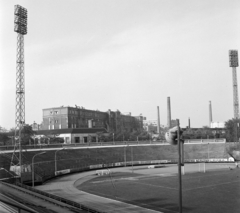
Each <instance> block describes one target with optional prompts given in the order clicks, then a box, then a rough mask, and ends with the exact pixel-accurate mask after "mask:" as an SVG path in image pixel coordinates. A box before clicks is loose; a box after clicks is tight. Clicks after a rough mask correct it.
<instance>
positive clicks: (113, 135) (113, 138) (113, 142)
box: [113, 133, 114, 143]
mask: <svg viewBox="0 0 240 213" xmlns="http://www.w3.org/2000/svg"><path fill="white" fill-rule="evenodd" d="M113 143H114V133H113Z"/></svg>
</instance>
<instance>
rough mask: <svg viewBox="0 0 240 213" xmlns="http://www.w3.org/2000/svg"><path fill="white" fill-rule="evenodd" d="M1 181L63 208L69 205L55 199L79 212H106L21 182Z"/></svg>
mask: <svg viewBox="0 0 240 213" xmlns="http://www.w3.org/2000/svg"><path fill="white" fill-rule="evenodd" d="M1 183H2V184H4V185H7V186H9V187H11V188H14V189H15V190H18V191H21V192H23V193H27V194H30V195H32V196H35V197H38V198H40V199H44V200H45V201H48V202H50V203H53V204H54V205H58V206H60V207H62V208H68V207H67V206H65V205H61V204H59V203H56V202H54V201H58V202H61V203H63V204H67V205H69V206H71V207H72V208H74V210H75V211H76V210H78V211H79V212H81V210H85V211H87V212H91V213H105V212H103V211H99V210H96V209H94V208H90V207H87V206H85V205H82V204H80V203H77V202H75V201H71V200H68V199H66V198H62V197H59V196H57V195H53V194H50V193H48V192H44V191H41V190H38V189H35V188H32V187H30V186H27V185H24V184H21V183H16V184H8V183H4V182H1ZM33 193H34V194H33ZM38 195H42V196H44V197H45V198H43V197H42V196H38ZM46 198H50V199H46ZM51 199H52V200H51Z"/></svg>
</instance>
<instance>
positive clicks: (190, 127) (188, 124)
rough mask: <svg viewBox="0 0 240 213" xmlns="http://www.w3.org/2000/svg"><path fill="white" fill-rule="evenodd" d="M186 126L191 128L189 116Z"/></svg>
mask: <svg viewBox="0 0 240 213" xmlns="http://www.w3.org/2000/svg"><path fill="white" fill-rule="evenodd" d="M188 128H191V124H190V118H188Z"/></svg>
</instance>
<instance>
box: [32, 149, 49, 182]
mask: <svg viewBox="0 0 240 213" xmlns="http://www.w3.org/2000/svg"><path fill="white" fill-rule="evenodd" d="M45 153H46V152H40V153H37V154H36V155H34V156H33V157H32V187H34V158H35V157H36V156H37V155H42V154H45Z"/></svg>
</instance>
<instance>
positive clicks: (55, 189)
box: [36, 168, 159, 213]
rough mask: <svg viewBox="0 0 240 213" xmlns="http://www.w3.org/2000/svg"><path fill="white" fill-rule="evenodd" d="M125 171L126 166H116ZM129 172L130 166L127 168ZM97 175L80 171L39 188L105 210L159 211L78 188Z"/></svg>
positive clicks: (142, 212) (93, 172)
mask: <svg viewBox="0 0 240 213" xmlns="http://www.w3.org/2000/svg"><path fill="white" fill-rule="evenodd" d="M118 169H119V170H121V171H123V169H124V168H116V169H114V171H116V170H118ZM126 169H127V170H128V172H129V168H126ZM94 177H95V171H89V172H84V173H78V174H73V175H67V176H63V177H60V178H57V179H54V180H52V181H49V182H47V183H45V184H44V185H41V186H37V187H36V188H37V189H39V190H43V191H46V192H49V193H52V194H55V195H58V196H61V197H64V198H66V199H69V200H73V201H75V202H79V203H81V204H83V205H86V206H88V207H89V208H94V209H97V210H100V211H103V212H108V213H110V212H114V213H159V211H154V210H151V209H146V208H142V207H139V206H135V205H132V204H128V203H123V202H120V201H116V200H112V199H108V198H104V197H100V196H97V195H93V194H89V193H86V192H83V191H80V190H78V189H77V188H76V187H75V185H79V184H81V183H83V182H85V181H87V180H89V179H91V178H94Z"/></svg>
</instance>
